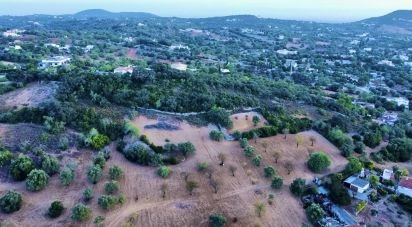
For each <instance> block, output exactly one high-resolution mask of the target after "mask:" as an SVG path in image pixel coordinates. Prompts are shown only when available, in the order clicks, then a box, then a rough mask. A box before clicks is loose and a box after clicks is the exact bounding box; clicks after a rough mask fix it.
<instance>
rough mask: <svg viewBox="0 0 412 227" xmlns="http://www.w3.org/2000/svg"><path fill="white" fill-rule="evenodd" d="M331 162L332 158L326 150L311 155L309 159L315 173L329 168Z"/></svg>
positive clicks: (310, 166)
mask: <svg viewBox="0 0 412 227" xmlns="http://www.w3.org/2000/svg"><path fill="white" fill-rule="evenodd" d="M330 164H331V160H330V158H329V156H328V155H327V154H325V153H324V152H315V153H313V154H311V155H310V157H309V161H308V167H309V169H310V170H312V171H313V172H315V173H320V172H322V171H324V170H325V169H326V168H328V167H329V166H330Z"/></svg>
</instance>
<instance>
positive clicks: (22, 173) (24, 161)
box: [10, 154, 35, 181]
mask: <svg viewBox="0 0 412 227" xmlns="http://www.w3.org/2000/svg"><path fill="white" fill-rule="evenodd" d="M34 168H35V166H34V163H33V160H32V159H31V158H30V157H29V156H27V155H24V154H19V156H18V157H17V158H16V159H15V160H13V161H12V162H11V166H10V174H11V176H12V177H13V179H14V180H16V181H23V180H25V179H26V177H27V175H28V174H29V173H30V172H31V171H32V170H33V169H34Z"/></svg>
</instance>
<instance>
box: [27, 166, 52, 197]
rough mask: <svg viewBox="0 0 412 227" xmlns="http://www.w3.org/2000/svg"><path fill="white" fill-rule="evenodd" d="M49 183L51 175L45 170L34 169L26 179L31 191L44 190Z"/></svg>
mask: <svg viewBox="0 0 412 227" xmlns="http://www.w3.org/2000/svg"><path fill="white" fill-rule="evenodd" d="M48 183H49V175H47V173H46V172H44V170H39V169H34V170H32V171H31V172H30V173H29V175H28V176H27V179H26V188H27V190H29V191H32V192H37V191H41V190H43V189H44V188H45V187H46V186H47V184H48Z"/></svg>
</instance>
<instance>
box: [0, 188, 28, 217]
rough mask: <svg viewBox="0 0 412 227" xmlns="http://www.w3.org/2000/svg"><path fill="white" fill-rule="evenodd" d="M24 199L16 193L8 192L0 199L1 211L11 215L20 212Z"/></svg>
mask: <svg viewBox="0 0 412 227" xmlns="http://www.w3.org/2000/svg"><path fill="white" fill-rule="evenodd" d="M22 203H23V199H22V197H21V195H20V193H18V192H15V191H7V192H6V194H4V195H3V196H2V197H1V198H0V209H1V211H2V212H3V213H6V214H9V213H13V212H15V211H18V210H20V208H21V205H22Z"/></svg>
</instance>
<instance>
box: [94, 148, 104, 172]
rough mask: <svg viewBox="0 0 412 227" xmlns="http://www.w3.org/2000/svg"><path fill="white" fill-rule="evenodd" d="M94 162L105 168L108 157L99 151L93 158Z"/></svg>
mask: <svg viewBox="0 0 412 227" xmlns="http://www.w3.org/2000/svg"><path fill="white" fill-rule="evenodd" d="M93 164H94V165H97V166H100V168H101V169H104V166H105V165H106V158H105V157H104V155H103V153H100V152H99V153H98V154H97V156H96V157H95V158H94V160H93Z"/></svg>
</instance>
